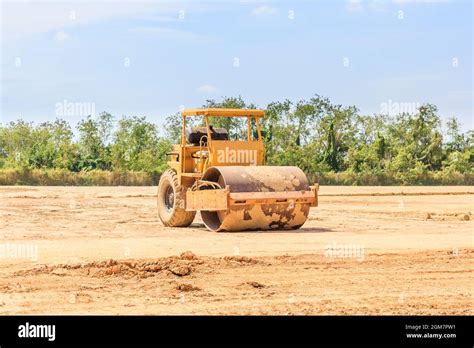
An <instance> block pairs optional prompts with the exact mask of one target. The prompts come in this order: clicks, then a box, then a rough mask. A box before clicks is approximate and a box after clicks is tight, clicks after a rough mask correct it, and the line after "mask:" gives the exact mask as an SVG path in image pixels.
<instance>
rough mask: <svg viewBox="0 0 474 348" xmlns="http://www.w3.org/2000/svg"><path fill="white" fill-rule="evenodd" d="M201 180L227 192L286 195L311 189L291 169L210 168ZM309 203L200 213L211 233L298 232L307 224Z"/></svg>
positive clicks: (297, 171)
mask: <svg viewBox="0 0 474 348" xmlns="http://www.w3.org/2000/svg"><path fill="white" fill-rule="evenodd" d="M202 179H203V180H207V181H213V182H216V183H219V185H220V186H221V187H222V188H225V187H228V188H229V190H230V192H231V193H232V192H248V193H252V192H280V193H282V195H281V196H282V197H284V196H285V194H284V193H285V192H290V191H308V190H310V187H309V184H308V180H307V178H306V175H305V174H304V173H303V171H302V170H301V169H299V168H298V167H290V166H282V167H279V166H225V167H224V166H222V167H211V168H209V169H208V170H207V171H206V172H205V173H204V175H203V177H202ZM309 208H310V204H308V203H300V202H294V201H293V200H289V201H288V202H278V203H275V204H245V203H243V204H240V205H234V206H231V207H229V209H228V210H227V211H218V212H214V211H201V216H202V220H203V222H204V224H205V225H206V226H207V227H208V228H209V229H211V230H213V231H246V230H271V229H285V230H288V229H298V228H300V227H301V226H302V225H303V224H304V223H305V221H306V219H307V217H308V214H309Z"/></svg>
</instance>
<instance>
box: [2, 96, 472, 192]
mask: <svg viewBox="0 0 474 348" xmlns="http://www.w3.org/2000/svg"><path fill="white" fill-rule="evenodd" d="M204 106H205V107H234V108H255V107H256V106H255V105H254V104H248V103H245V102H244V101H243V100H242V99H241V98H240V97H239V98H224V99H223V100H222V101H220V102H216V101H213V100H209V101H207V102H206V104H205V105H204ZM211 121H212V123H213V124H214V125H215V126H219V127H225V128H227V129H228V130H229V133H230V136H231V138H232V139H238V138H239V135H241V134H246V127H247V126H246V123H245V120H244V119H238V118H214V119H212V120H211ZM198 122H199V121H198V120H195V121H194V122H193V121H191V122H190V125H197V124H198ZM165 129H166V134H167V135H166V137H160V136H159V135H158V134H159V133H158V128H157V125H155V124H153V123H150V122H148V121H147V120H146V119H145V117H136V116H134V117H122V118H121V119H120V120H118V122H115V120H114V118H113V116H112V115H110V114H108V113H105V112H104V113H102V114H100V115H99V116H98V117H91V116H89V117H86V118H85V119H84V120H82V121H80V122H79V123H78V125H77V132H76V135H77V139H75V137H74V132H73V131H72V129H71V126H70V125H69V124H68V123H67V122H66V121H64V120H56V121H54V122H46V123H42V124H39V125H34V124H32V123H27V122H24V121H21V120H19V121H17V122H11V123H9V124H6V125H0V184H4V185H5V184H40V185H55V184H57V185H60V184H63V183H64V184H72V185H116V184H124V185H132V184H133V185H151V184H156V182H157V180H158V178H159V174H160V173H162V172H163V171H164V169H165V168H166V166H167V165H166V158H165V157H166V156H165V153H166V152H167V151H169V149H170V148H171V144H172V143H173V142H175V141H177V140H178V139H179V135H180V133H181V116H180V114H179V113H177V114H174V115H171V116H169V117H168V118H167V119H166V124H165ZM262 133H263V136H264V141H265V145H266V151H265V160H266V164H269V165H295V166H298V167H300V168H302V169H303V170H304V171H305V172H306V173H307V174H308V175H309V177H310V178H311V179H312V181H319V182H320V183H323V184H337V185H340V184H343V185H397V184H402V185H409V184H415V185H423V184H427V185H430V184H433V185H445V184H446V185H447V184H449V185H455V184H459V185H461V184H462V185H472V184H473V176H474V169H473V168H474V166H473V165H474V132H473V131H469V132H467V133H462V132H460V126H459V123H458V121H457V120H456V119H455V118H451V119H450V120H449V121H448V122H447V123H446V126H445V127H444V131H442V127H441V119H440V116H439V114H438V110H437V108H436V107H435V106H434V105H430V104H427V105H423V106H421V107H420V108H419V109H418V110H417V112H416V113H414V114H408V113H402V114H399V115H397V116H395V117H389V116H388V115H373V116H366V115H360V114H359V111H358V110H357V108H356V107H354V106H350V107H344V106H342V105H334V104H332V103H331V102H330V101H329V100H328V99H326V98H322V97H320V96H317V95H316V96H315V97H313V98H311V99H310V100H307V101H306V100H301V101H298V102H296V103H293V102H291V101H289V100H285V101H282V102H273V103H270V104H269V105H268V106H267V107H266V108H265V118H264V120H263V124H262Z"/></svg>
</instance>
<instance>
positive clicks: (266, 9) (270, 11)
mask: <svg viewBox="0 0 474 348" xmlns="http://www.w3.org/2000/svg"><path fill="white" fill-rule="evenodd" d="M276 12H277V10H276V9H275V8H273V7H270V6H267V5H263V6H259V7H255V8H254V9H253V10H252V12H251V13H250V14H251V15H252V16H255V17H267V16H273V15H274V14H276Z"/></svg>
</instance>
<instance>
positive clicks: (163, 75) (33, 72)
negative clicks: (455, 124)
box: [0, 0, 474, 130]
mask: <svg viewBox="0 0 474 348" xmlns="http://www.w3.org/2000/svg"><path fill="white" fill-rule="evenodd" d="M1 10H2V25H1V33H2V36H1V48H2V51H1V59H2V61H1V91H0V92H1V109H0V122H1V123H6V122H9V121H12V120H16V119H19V118H22V119H25V120H28V121H35V122H42V121H47V120H51V121H52V120H54V119H55V118H56V117H58V114H57V105H58V103H64V101H67V102H70V103H83V105H85V104H87V103H88V104H87V105H91V104H93V105H94V109H95V111H96V113H99V112H101V111H108V112H110V113H112V114H113V115H114V116H117V117H120V116H121V115H129V116H130V115H145V116H147V118H148V119H149V120H151V121H153V122H156V123H158V124H163V121H164V118H165V117H166V116H167V115H169V114H172V113H175V112H177V111H179V109H180V107H182V106H185V107H196V106H200V105H202V104H203V103H204V102H205V100H206V99H220V98H221V97H222V96H238V95H241V96H242V97H243V98H244V100H246V101H249V102H254V103H256V104H257V105H259V106H262V107H264V106H265V105H267V104H268V103H269V102H271V101H276V100H282V99H284V98H289V99H290V100H294V101H297V100H299V99H308V98H310V97H311V96H312V95H314V94H320V95H322V96H325V97H328V98H329V99H330V100H331V101H332V102H334V103H338V104H343V105H356V106H357V107H358V108H359V109H360V110H361V112H362V113H364V114H374V113H380V112H381V109H382V105H384V104H385V105H387V103H391V105H395V104H397V103H398V104H401V103H410V105H415V104H421V103H425V102H430V103H434V104H436V105H437V106H438V107H439V110H440V113H441V115H442V117H443V118H445V119H446V118H447V117H450V116H457V117H458V118H459V119H460V120H461V122H462V124H463V130H467V129H473V128H474V123H473V99H474V98H473V89H472V78H473V73H472V61H473V57H472V41H473V27H472V18H473V9H472V2H471V1H469V0H458V1H454V0H453V1H406V0H405V1H403V0H398V1H369V0H367V1H360V2H359V1H342V0H336V1H311V2H310V1H266V2H258V1H208V2H197V1H181V2H176V1H175V2H172V1H153V2H152V1H105V0H102V1H96V2H84V1H78V0H68V1H59V0H56V1H27V2H16V1H11V0H10V1H9V0H6V1H3V2H2V5H1ZM405 105H407V104H405ZM60 116H61V115H60ZM61 117H62V118H64V119H66V120H68V121H69V122H70V123H72V124H75V123H76V122H77V121H78V120H79V119H81V118H83V115H81V114H80V112H77V113H76V114H74V113H73V114H71V115H66V116H64V115H63V116H61Z"/></svg>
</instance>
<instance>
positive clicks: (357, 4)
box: [346, 0, 362, 12]
mask: <svg viewBox="0 0 474 348" xmlns="http://www.w3.org/2000/svg"><path fill="white" fill-rule="evenodd" d="M346 9H347V10H348V11H351V12H353V11H360V10H362V2H361V0H348V1H347V3H346Z"/></svg>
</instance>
